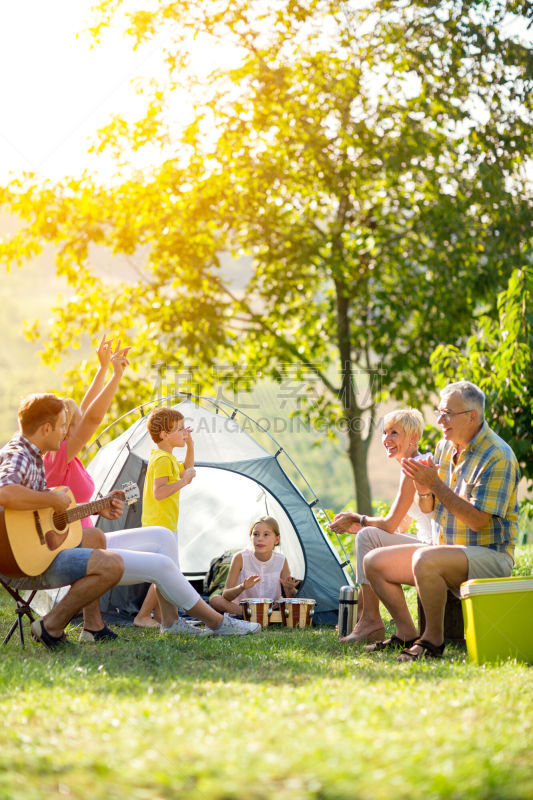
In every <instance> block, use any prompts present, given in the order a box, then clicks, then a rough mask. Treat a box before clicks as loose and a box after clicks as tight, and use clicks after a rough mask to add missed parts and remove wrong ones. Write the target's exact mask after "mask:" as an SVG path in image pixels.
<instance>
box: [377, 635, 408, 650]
mask: <svg viewBox="0 0 533 800" xmlns="http://www.w3.org/2000/svg"><path fill="white" fill-rule="evenodd" d="M415 642H416V639H400V637H399V636H396V635H394V636H391V637H390V639H385V640H384V641H383V642H374V644H367V645H366V647H365V652H366V653H379V652H381V651H382V650H399V649H402V648H403V649H407V648H408V647H412V646H413V645H414V643H415Z"/></svg>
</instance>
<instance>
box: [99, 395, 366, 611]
mask: <svg viewBox="0 0 533 800" xmlns="http://www.w3.org/2000/svg"><path fill="white" fill-rule="evenodd" d="M158 403H160V404H164V405H172V406H173V407H174V408H177V409H179V410H180V411H181V412H182V414H183V415H184V417H185V423H186V425H190V426H191V428H192V430H193V439H194V449H195V468H196V477H195V479H194V480H193V482H192V483H191V484H189V486H187V487H186V488H185V489H184V490H183V491H182V493H181V495H180V518H179V550H180V565H181V569H182V571H183V573H184V574H185V575H186V577H187V578H188V579H189V580H191V581H194V580H198V579H199V578H202V577H203V576H204V575H205V573H206V572H207V570H208V569H209V565H210V562H211V560H212V559H213V558H216V557H217V556H219V555H221V554H222V553H223V552H224V551H226V550H228V549H243V548H244V547H246V546H247V543H248V541H249V540H248V531H249V528H250V524H251V523H252V522H253V521H254V520H255V519H256V518H257V517H259V516H262V515H265V514H268V515H270V516H273V517H275V518H276V519H277V520H278V522H279V525H280V531H281V545H280V550H281V552H282V553H283V554H284V555H285V556H286V558H287V561H288V563H289V567H290V571H291V574H292V575H293V576H294V577H295V578H299V579H301V581H302V584H301V586H300V589H299V593H298V594H299V596H301V597H311V598H314V599H315V600H316V607H315V619H316V620H317V621H318V622H321V623H330V624H331V623H334V622H336V620H337V607H338V598H339V587H340V586H341V585H343V584H346V583H351V579H350V578H349V577H348V574H347V573H346V572H345V569H344V567H345V566H346V565H347V563H348V562H345V563H344V564H341V562H340V560H339V558H338V556H337V554H336V552H335V550H334V548H333V547H332V545H331V543H330V541H329V539H328V538H327V537H326V536H325V535H324V533H323V531H322V529H321V528H320V525H319V524H318V522H317V518H316V516H315V514H314V512H313V507H316V506H317V502H318V501H317V498H316V496H315V495H314V493H313V492H312V490H311V489H310V487H309V485H308V484H307V482H305V479H303V476H302V475H301V473H300V472H299V471H298V470H297V468H296V467H295V465H294V463H293V462H292V461H291V460H290V459H289V458H288V456H287V455H286V453H285V452H284V451H283V449H282V448H281V447H279V445H277V443H276V442H275V440H274V439H273V438H272V437H271V436H270V434H268V432H267V431H266V430H265V428H264V427H262V426H261V425H259V424H258V423H255V422H253V420H251V418H250V417H248V416H247V415H246V414H243V413H242V412H240V411H239V410H238V409H236V408H234V407H233V406H231V405H230V404H228V403H226V402H225V401H221V400H214V399H211V398H203V397H196V396H191V395H175V396H172V397H170V398H169V397H167V398H163V399H161V400H159V401H158ZM154 405H155V403H151V404H146V405H145V406H140V407H139V408H138V409H135V412H130V414H133V413H136V415H137V419H136V420H135V421H134V422H133V424H132V425H131V426H130V427H129V428H127V430H125V431H124V432H123V433H122V434H120V435H119V436H118V437H117V438H115V439H113V440H112V441H110V442H108V443H107V444H105V445H103V446H101V447H100V449H99V450H98V452H97V453H96V455H95V456H94V458H93V459H92V461H91V462H90V463H89V465H88V470H89V472H90V473H91V475H92V477H93V480H94V482H95V490H96V495H95V496H99V495H104V494H107V493H108V492H110V491H111V490H112V489H115V488H120V486H121V485H122V484H123V483H124V482H126V481H134V482H135V483H137V484H138V486H139V489H140V490H141V491H142V485H143V483H144V477H145V473H146V466H147V461H148V458H149V455H150V451H151V450H152V448H153V447H154V444H153V442H152V440H151V438H150V436H149V434H148V431H147V429H146V418H145V412H146V410H147V406H150V408H149V409H148V410H151V407H153V406H154ZM109 430H110V429H109V428H108V429H107V433H109ZM252 433H253V435H252ZM102 436H103V435H102ZM261 436H262V438H263V440H265V441H266V446H267V447H269V449H274V450H275V452H273V453H271V452H269V449H266V448H265V446H263V445H262V444H260V443H259V441H258V438H260V437H261ZM175 455H176V456H177V457H178V459H179V458H180V455H181V454H180V450H179V449H177V450H176V451H175ZM282 460H284V461H286V462H287V465H286V467H285V468H284V467H283V466H282V464H281V461H282ZM289 471H290V472H291V477H292V478H293V479H294V480H296V479H299V480H300V482H301V483H303V487H302V489H300V488H298V487H297V486H296V484H295V482H294V480H292V479H291V478H289V475H288V474H287V473H288V472H289ZM306 494H307V495H309V499H306ZM140 516H141V504H140V503H137V504H135V506H131V507H130V508H129V509H128V511H127V517H126V522H124V518H123V517H122V518H121V519H120V520H117V521H110V520H107V519H104V518H100V519H99V520H98V523H97V524H98V526H99V527H101V528H102V529H104V530H106V531H110V530H118V529H120V528H124V527H126V528H132V527H135V526H140V524H141V521H140ZM127 588H128V587H122V588H120V587H119V588H117V589H114V590H113V592H114V593H115V597H116V596H117V595H116V593H117V592H121V591H124V589H126V590H127ZM114 605H117V602H116V600H115V602H114Z"/></svg>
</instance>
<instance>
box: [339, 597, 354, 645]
mask: <svg viewBox="0 0 533 800" xmlns="http://www.w3.org/2000/svg"><path fill="white" fill-rule="evenodd" d="M356 611H357V593H356V589H355V587H353V586H341V588H340V591H339V624H338V631H339V636H347V635H348V634H349V633H351V632H352V628H353V626H354V625H355V620H356V619H357V614H356Z"/></svg>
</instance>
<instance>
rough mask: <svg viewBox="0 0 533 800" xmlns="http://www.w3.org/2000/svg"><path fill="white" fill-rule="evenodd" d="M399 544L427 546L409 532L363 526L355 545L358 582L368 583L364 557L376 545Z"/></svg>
mask: <svg viewBox="0 0 533 800" xmlns="http://www.w3.org/2000/svg"><path fill="white" fill-rule="evenodd" d="M398 544H414V545H418V547H427V544H426V542H422V541H421V540H420V539H417V538H416V536H411V534H409V533H387V531H383V530H381V528H371V527H368V528H362V529H361V530H360V531H359V533H358V534H357V537H356V540H355V545H356V548H357V566H356V575H357V583H359V584H361V583H368V581H367V579H366V577H365V571H364V569H363V559H364V557H365V556H366V554H367V553H370V551H371V550H375V549H376V547H392V545H398Z"/></svg>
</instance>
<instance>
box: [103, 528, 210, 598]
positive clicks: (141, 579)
mask: <svg viewBox="0 0 533 800" xmlns="http://www.w3.org/2000/svg"><path fill="white" fill-rule="evenodd" d="M105 538H106V542H107V549H108V550H112V551H113V552H114V553H118V554H119V555H120V556H122V560H123V561H124V573H123V575H122V578H121V579H120V581H119V582H118V585H119V586H130V585H131V584H134V583H145V582H147V583H155V585H156V586H157V588H158V589H159V591H160V592H161V594H162V595H163V597H165V598H166V599H167V600H168V601H169V603H172V604H173V605H175V606H179V608H184V609H185V611H189V610H190V609H191V608H192V607H193V606H194V605H196V603H197V602H198V600H200V595H199V594H198V592H197V591H196V590H195V589H193V587H192V586H191V584H190V583H189V581H188V580H187V579H186V578H185V577H184V575H183V574H182V572H181V570H180V564H179V556H178V540H177V536H176V534H175V533H172V531H169V530H168V528H157V527H148V528H130V529H128V530H125V531H117V532H116V533H106V534H105Z"/></svg>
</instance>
